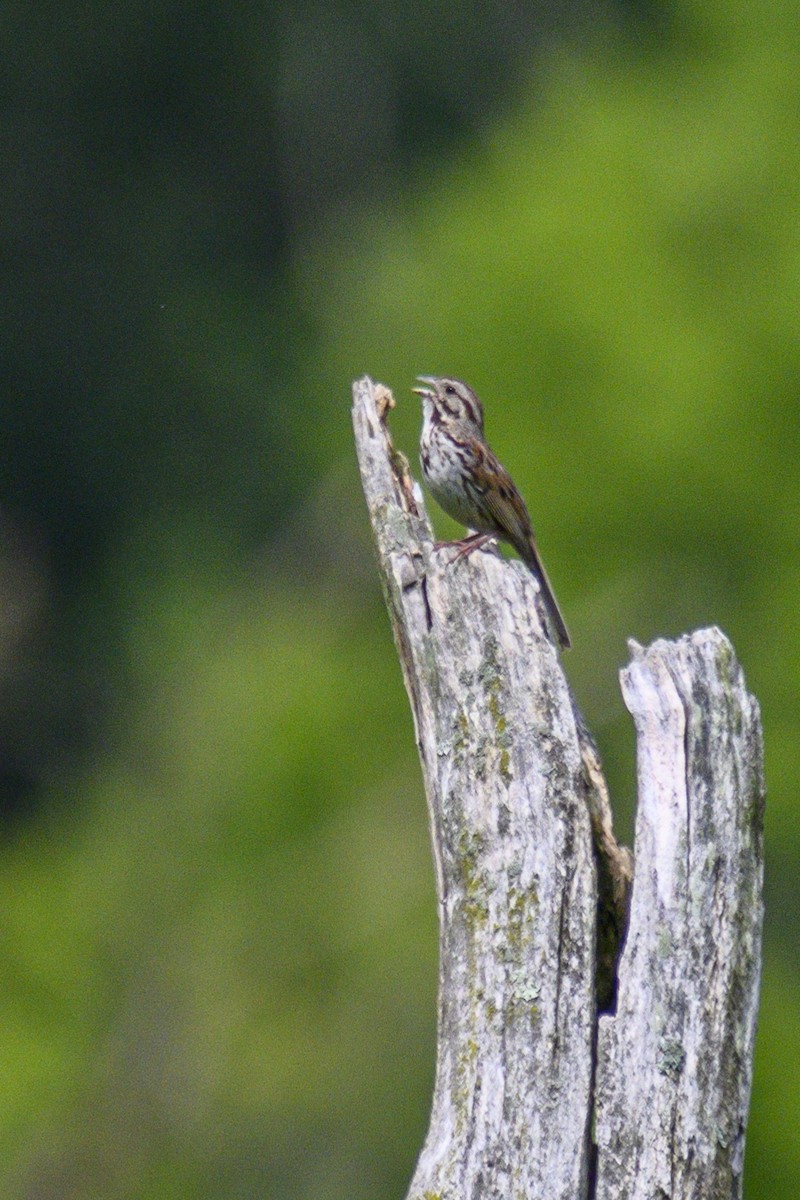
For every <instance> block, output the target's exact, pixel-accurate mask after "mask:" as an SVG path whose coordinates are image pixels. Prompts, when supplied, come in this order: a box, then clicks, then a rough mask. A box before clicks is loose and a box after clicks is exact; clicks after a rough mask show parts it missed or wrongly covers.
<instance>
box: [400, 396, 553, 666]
mask: <svg viewBox="0 0 800 1200" xmlns="http://www.w3.org/2000/svg"><path fill="white" fill-rule="evenodd" d="M417 380H418V382H419V383H422V384H424V385H425V386H424V387H419V388H412V389H411V390H412V392H414V393H415V394H416V395H418V396H420V397H421V398H422V434H421V437H420V447H419V455H420V464H421V466H422V473H423V475H424V477H425V482H426V483H427V485H428V487H429V488H430V491H431V494H432V495H433V498H434V499H435V500H436V502H437V504H438V505H439V506H440V507H441V508H443V509H444V511H445V512H446V513H447V514H448V516H450V517H453V518H454V519H455V520H456V521H458V522H459V523H460V524H461V525H466V527H467V529H468V530H473V531H474V532H472V533H470V534H469V535H468V536H467V537H466V538H463V539H462V540H461V541H460V542H454V543H450V544H451V545H454V546H457V547H458V552H457V554H456V555H455V557H454V559H453V560H452V561H453V562H455V561H456V559H458V558H461V557H462V556H463V555H467V554H471V553H472V552H473V551H474V550H477V549H479V548H480V547H481V546H483V545H485V543H486V542H488V541H490V540H492V539H493V538H497V539H499V540H500V541H503V542H508V543H509V544H510V545H511V546H513V547H514V549H515V550H516V551H517V553H518V554H519V556H520V558H521V559H522V561H523V562H524V563H525V564H526V566H527V567H528V568H529V569H530V571H531V572H532V574H533V575H534V576H535V578H536V582H537V583H538V585H539V591H540V593H541V596H542V599H543V601H544V605H545V608H546V610H547V614H548V617H549V618H550V622H551V624H552V631H554V632H555V636H556V639H557V641H558V643H559V645H560V646H561V647H562V648H564V649H566V648H567V647H569V646H570V645H571V644H572V643H571V640H570V636H569V632H568V630H567V626H566V622H565V621H564V618H563V616H562V614H561V609H560V608H559V607H558V603H557V602H556V598H555V595H554V593H553V588H552V586H551V583H550V580H549V579H548V577H547V572H546V571H545V569H544V564H543V563H542V560H541V557H540V555H539V548H538V546H537V545H536V538H535V537H534V534H533V528H532V526H531V519H530V517H529V515H528V510H527V508H526V507H525V501H524V500H523V499H522V496H521V495H520V493H519V491H518V490H517V488H516V486H515V484H514V481H513V480H512V478H511V476H510V475H509V473H508V471H507V470H506V469H505V467H504V466H503V465H502V463H501V462H500V461H499V459H498V458H497V456H496V455H495V454H494V453H493V451H492V450H491V448H490V446H489V444H488V442H487V441H486V437H485V435H484V432H483V406H482V405H481V402H480V400H479V399H478V397H477V395H476V394H475V392H474V391H473V390H472V388H471V387H469V386H468V385H467V384H466V383H462V382H461V381H460V380H458V379H446V378H438V377H436V376H433V375H418V376H417Z"/></svg>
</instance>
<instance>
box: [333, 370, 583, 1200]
mask: <svg viewBox="0 0 800 1200" xmlns="http://www.w3.org/2000/svg"><path fill="white" fill-rule="evenodd" d="M354 391H355V405H354V412H353V415H354V424H355V430H356V443H357V447H358V454H359V460H360V463H361V468H362V476H363V480H364V487H365V492H366V497H367V504H368V507H369V511H370V516H371V519H372V522H373V529H374V531H375V536H376V539H377V544H378V552H379V559H380V563H381V573H382V577H383V583H384V589H385V592H386V599H387V604H388V606H389V612H390V614H391V618H392V625H393V628H394V633H395V640H396V642H397V647H398V650H399V652H400V659H401V662H402V665H403V671H404V674H405V679H406V686H407V688H408V692H409V696H410V697H411V702H412V708H413V711H414V720H415V724H416V731H417V741H418V746H419V752H420V758H421V761H422V769H423V774H424V778H425V786H426V791H427V796H428V803H429V810H430V819H431V829H432V841H433V852H434V860H435V863H436V877H437V893H438V899H439V916H440V927H441V940H440V977H439V1022H438V1026H439V1028H438V1056H437V1067H436V1085H435V1093H434V1100H433V1112H432V1116H431V1122H430V1128H429V1132H428V1137H427V1140H426V1142H425V1146H424V1149H423V1151H422V1154H421V1156H420V1159H419V1163H418V1165H417V1170H416V1173H415V1176H414V1180H413V1182H412V1184H411V1188H410V1190H409V1193H408V1195H409V1200H431V1198H432V1197H437V1198H439V1197H441V1198H443V1200H445V1198H447V1200H455V1198H456V1197H458V1198H459V1200H462V1198H464V1197H476V1198H477V1197H481V1198H482V1200H491V1198H494V1197H496V1198H497V1200H499V1198H500V1197H502V1198H503V1200H507V1198H508V1197H511V1196H513V1197H518V1198H520V1200H523V1198H529V1197H530V1198H533V1197H541V1200H545V1197H547V1200H561V1198H563V1200H579V1198H580V1197H581V1196H584V1195H585V1194H586V1181H587V1172H588V1161H589V1127H590V1114H591V1080H592V1055H593V1038H594V1021H595V1003H594V936H595V870H594V861H593V854H592V841H591V828H590V822H589V817H588V812H587V809H586V805H585V802H584V799H583V794H582V790H581V789H582V761H581V754H580V748H579V744H578V738H577V733H576V729H575V720H574V716H573V709H572V703H571V699H570V695H569V691H568V688H567V685H566V681H565V679H564V675H563V673H562V671H561V669H560V667H559V663H558V655H557V653H556V651H555V649H554V648H553V646H552V645H551V644H550V642H549V641H548V640H547V638H546V636H545V634H544V632H543V627H542V624H541V622H540V620H539V617H538V615H537V608H536V583H535V581H534V579H533V576H532V575H531V574H530V572H529V571H528V570H527V569H526V568H525V567H524V566H523V565H522V564H521V563H511V562H506V561H504V560H502V559H501V558H500V557H498V556H495V555H494V554H492V553H485V552H479V553H476V554H474V555H472V556H471V557H469V558H466V559H462V560H460V561H459V562H458V563H456V564H454V565H451V564H450V559H451V558H452V553H448V551H447V550H442V551H438V552H437V551H434V549H433V539H432V536H431V529H430V525H429V523H428V521H427V517H426V516H425V511H424V507H423V504H422V499H421V497H420V496H419V494H418V493H417V494H415V493H414V490H413V485H412V484H411V482H410V480H409V479H408V477H407V475H406V474H405V472H404V471H403V468H402V464H400V463H399V460H398V458H397V456H396V455H394V454H393V453H392V451H391V449H390V444H389V442H388V437H387V434H386V430H385V427H384V424H383V421H382V419H381V416H380V415H379V411H378V408H377V407H376V404H375V389H374V388H373V386H372V384H371V383H370V382H369V380H362V381H361V382H360V383H358V384H357V385H356V386H355V389H354ZM378 402H379V405H380V404H381V402H382V403H386V394H385V393H383V392H379V393H378ZM392 464H394V465H392ZM398 468H399V469H398Z"/></svg>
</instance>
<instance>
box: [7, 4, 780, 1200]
mask: <svg viewBox="0 0 800 1200" xmlns="http://www.w3.org/2000/svg"><path fill="white" fill-rule="evenodd" d="M2 27H3V34H4V38H3V40H4V47H5V53H4V70H3V81H2V84H0V88H2V96H3V103H2V123H0V136H2V146H3V160H4V165H5V178H6V186H5V188H4V189H3V193H4V194H3V197H2V200H0V228H2V235H3V236H2V241H1V243H0V244H1V245H2V253H3V258H4V263H5V278H6V285H5V287H4V289H3V299H2V307H3V332H4V336H3V338H2V351H1V353H2V358H3V368H4V370H3V376H4V379H5V389H4V400H3V404H2V414H3V438H2V449H0V455H2V470H0V598H1V599H2V604H1V605H0V613H2V616H1V617H0V700H1V701H2V703H0V787H1V794H0V819H1V820H2V830H3V838H2V851H1V852H0V853H1V857H0V912H1V913H2V917H1V918H0V930H2V964H3V965H2V978H3V987H2V989H1V990H0V1005H1V1006H2V1020H1V1021H0V1064H2V1065H1V1066H0V1077H1V1080H2V1082H1V1083H0V1192H1V1193H2V1194H3V1195H7V1196H14V1197H25V1198H28V1197H30V1198H33V1197H36V1198H37V1200H49V1198H51V1197H52V1198H53V1200H55V1198H56V1197H58V1198H59V1200H64V1198H66V1200H73V1198H74V1200H77V1198H79V1197H80V1198H84V1197H85V1198H87V1200H88V1198H96V1197H103V1198H109V1200H114V1198H116V1197H120V1198H122V1197H126V1198H127V1197H130V1198H135V1200H144V1198H145V1197H147V1198H150V1197H153V1198H155V1197H158V1198H159V1200H165V1198H166V1200H170V1198H173V1197H174V1198H176V1200H178V1198H180V1200H185V1198H187V1197H195V1196H196V1197H203V1198H204V1200H215V1198H217V1197H219V1198H220V1200H222V1198H225V1200H238V1198H242V1200H249V1198H251V1197H275V1198H277V1200H283V1198H286V1200H295V1198H296V1200H301V1198H302V1200H323V1198H324V1200H339V1198H341V1200H345V1198H347V1200H358V1198H359V1197H365V1198H366V1197H370V1198H371V1200H374V1198H375V1197H376V1196H381V1197H387V1198H389V1197H402V1195H403V1194H404V1192H405V1188H406V1186H407V1183H408V1179H409V1176H410V1173H411V1171H412V1169H413V1165H414V1161H415V1157H416V1154H417V1152H418V1150H419V1148H420V1146H421V1144H422V1139H423V1136H424V1132H425V1127H426V1121H427V1113H428V1104H429V1100H430V1093H431V1087H432V1081H433V1052H434V1018H435V985H436V919H435V911H434V897H433V872H432V867H431V864H430V860H429V850H428V840H427V825H426V814H425V805H424V797H423V793H422V786H421V781H420V773H419V768H418V764H417V761H416V757H415V748H414V740H413V731H412V725H411V719H410V715H409V712H408V706H407V702H406V698H405V695H404V692H403V688H402V683H401V678H400V671H399V667H398V665H397V662H396V658H395V653H394V649H393V646H392V641H391V636H390V632H389V627H388V622H387V620H386V616H385V613H384V611H383V607H382V602H381V599H380V593H379V586H378V580H377V574H376V571H375V568H374V564H373V560H372V549H371V544H370V536H369V530H368V527H367V522H366V516H365V512H364V507H363V502H362V499H361V495H360V490H359V483H358V478H357V473H356V468H355V462H354V455H353V451H352V441H351V432H350V424H349V406H350V383H351V380H352V379H353V377H355V376H359V375H361V374H363V373H365V372H368V373H370V374H371V375H372V376H373V377H374V378H376V379H379V380H381V381H382V382H384V383H387V384H389V385H390V386H392V387H393V388H394V390H395V394H396V397H397V399H398V407H397V410H396V411H395V413H394V414H393V429H394V433H395V439H396V441H397V442H398V443H399V445H400V446H401V447H402V448H403V449H405V450H406V452H407V453H408V454H409V456H410V457H412V461H413V462H414V463H416V455H415V447H416V438H417V435H418V428H419V411H418V402H417V400H416V398H415V397H412V396H411V395H410V393H409V390H408V389H409V388H410V386H411V385H412V383H413V380H414V376H415V375H416V374H417V373H418V372H425V373H446V374H452V375H455V376H460V377H462V378H464V379H466V380H468V381H469V382H470V383H471V384H472V385H473V386H474V387H475V388H476V389H477V391H478V392H479V394H480V395H481V396H482V398H483V400H484V404H485V407H486V409H487V428H488V433H489V436H490V439H491V441H492V443H493V445H494V447H495V449H496V450H497V451H498V452H499V453H500V455H501V457H502V458H503V460H504V461H505V462H506V463H507V465H508V466H509V468H510V469H511V470H512V472H513V474H514V477H515V479H516V480H517V482H518V484H519V485H520V487H521V488H522V490H523V492H524V494H525V495H526V497H527V499H528V503H529V507H530V508H531V510H532V512H533V515H534V522H535V525H536V527H537V531H538V535H539V540H540V542H541V545H542V549H543V554H544V558H545V561H546V563H547V566H548V570H549V572H550V574H551V576H552V578H553V580H554V583H555V587H556V591H557V594H558V597H559V600H560V602H561V605H562V607H563V608H564V611H565V613H566V615H567V619H568V622H569V625H570V628H571V631H572V634H573V638H574V642H575V649H574V650H573V651H572V652H570V654H569V655H568V657H567V659H566V660H565V661H566V668H567V671H568V674H569V676H570V678H571V680H572V682H573V684H574V687H575V690H576V693H577V695H578V697H579V699H580V702H581V704H582V706H583V708H584V710H585V712H586V715H587V718H588V720H589V723H590V725H591V726H592V728H593V730H594V732H595V734H596V736H597V738H598V741H599V743H600V746H601V749H602V752H603V754H604V757H605V760H606V765H607V768H608V774H609V779H610V783H611V786H612V791H613V795H614V798H615V805H616V808H617V811H618V815H619V824H620V828H621V830H622V833H623V835H624V836H625V837H626V838H627V839H630V836H631V831H632V797H633V792H634V765H633V736H632V730H631V723H630V720H629V719H628V717H627V714H626V713H625V711H624V708H623V705H622V701H621V698H620V694H619V688H618V683H617V671H618V669H619V668H620V666H622V665H623V664H624V662H625V661H626V657H627V651H626V644H625V640H626V638H627V637H628V636H633V637H635V638H637V639H638V640H639V641H642V642H646V641H648V640H650V639H652V638H654V637H656V636H661V635H677V634H680V633H682V632H685V631H687V630H690V629H693V628H697V627H699V626H702V625H705V624H709V623H715V624H719V625H720V626H721V627H722V628H723V629H724V630H725V631H726V632H727V633H728V634H729V635H730V637H731V638H732V640H733V642H734V644H735V646H736V649H737V652H738V654H739V657H740V659H741V662H742V664H743V666H744V668H745V671H746V675H747V679H748V683H749V685H750V687H751V688H752V690H753V691H754V692H755V693H756V695H757V696H758V697H759V699H760V701H761V704H762V708H763V715H764V725H765V732H766V767H767V781H768V787H769V798H768V810H767V853H768V857H767V919H766V930H765V935H766V945H765V969H764V986H763V1002H762V1010H761V1022H760V1030H759V1037H758V1046H757V1057H756V1069H755V1082H754V1089H753V1103H752V1118H751V1124H750V1132H749V1137H748V1147H747V1162H746V1193H747V1195H748V1196H749V1197H750V1198H751V1200H770V1198H772V1197H781V1198H783V1197H787V1196H791V1195H798V1194H800V1119H799V1118H798V1100H799V1099H800V1032H798V1031H799V1030H800V972H799V970H798V955H797V945H798V935H799V934H800V911H799V910H798V900H797V889H796V883H795V878H796V862H797V856H798V848H799V843H800V820H798V810H797V804H796V799H795V791H796V787H795V778H796V775H797V772H798V763H797V754H796V746H797V744H798V736H799V735H800V728H799V726H800V706H799V705H798V678H800V661H799V654H798V652H799V650H800V641H799V640H798V635H797V631H796V625H797V619H796V614H797V611H798V608H800V561H799V560H800V553H799V545H798V518H800V475H799V473H798V466H797V463H798V450H799V449H800V421H798V411H799V409H798V399H799V398H800V397H799V395H798V393H799V391H800V337H799V336H798V335H799V334H800V315H799V314H800V309H798V291H799V290H800V221H799V220H798V213H799V212H800V207H799V205H798V199H799V197H798V192H800V141H799V140H798V134H800V73H798V69H797V63H798V61H800V25H798V22H797V14H796V10H795V8H794V6H793V5H788V4H781V3H774V2H773V3H769V4H767V3H764V2H763V0H754V2H753V0H751V2H750V3H747V4H745V3H743V2H742V0H708V2H706V3H700V0H694V3H691V2H689V0H686V2H684V0H675V2H674V3H666V2H665V3H661V4H659V3H655V2H649V3H648V2H647V0H640V2H639V3H631V2H630V0H628V2H626V0H616V2H615V0H603V2H601V3H597V0H591V2H590V0H566V2H565V3H562V4H560V5H558V6H552V5H549V6H547V7H544V6H541V7H539V6H537V5H536V4H532V5H524V4H508V3H507V0H506V2H503V0H484V2H483V3H476V4H474V5H469V6H464V5H461V4H457V3H455V0H446V2H445V3H442V4H439V5H437V6H436V7H435V9H432V10H431V11H427V10H425V9H423V8H422V6H419V5H416V4H411V3H409V2H408V0H391V2H389V3H387V4H384V5H381V6H366V5H360V4H355V3H352V2H351V3H347V2H346V0H334V2H331V3H326V4H301V3H300V2H299V0H287V2H286V3H284V4H281V5H277V4H270V3H267V2H264V3H261V4H255V5H245V6H242V7H241V9H236V10H234V9H233V8H226V7H225V6H213V5H202V4H195V5H193V4H188V3H180V2H174V3H170V2H169V0H161V2H160V3H159V2H156V3H155V4H152V3H151V4H142V3H138V2H136V0H120V2H119V3H117V4H115V5H113V6H109V5H104V4H99V3H96V2H95V3H91V2H90V3H86V4H82V5H75V6H70V5H67V6H66V7H64V6H60V5H59V6H57V5H55V4H53V3H50V2H49V0H45V2H44V3H41V4H39V5H36V6H34V7H31V6H28V5H25V6H23V5H22V4H21V3H16V4H14V3H11V4H8V5H6V6H5V8H4V11H3V25H2ZM434 517H435V520H436V522H437V528H438V529H439V531H440V532H441V533H442V534H445V535H450V534H451V533H453V532H454V527H453V526H452V525H450V524H449V523H448V522H447V521H446V519H444V518H441V519H440V517H439V516H438V515H437V514H434ZM793 630H794V631H795V632H792V631H793Z"/></svg>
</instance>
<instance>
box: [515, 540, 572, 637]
mask: <svg viewBox="0 0 800 1200" xmlns="http://www.w3.org/2000/svg"><path fill="white" fill-rule="evenodd" d="M526 550H527V553H526V554H525V555H524V558H525V562H526V563H527V565H528V566H529V567H530V569H531V571H532V572H533V574H534V575H535V576H536V579H537V581H538V584H539V591H540V592H541V595H542V600H543V601H544V606H545V608H546V609H547V615H548V617H549V618H550V621H551V624H552V631H551V632H554V633H555V636H556V638H557V640H558V644H559V646H561V648H562V649H563V650H568V649H569V647H570V646H571V645H572V641H571V639H570V636H569V630H568V629H567V624H566V621H565V620H564V618H563V617H562V615H561V609H560V608H559V607H558V602H557V600H556V598H555V595H554V593H553V586H552V584H551V583H550V580H549V579H548V577H547V571H545V569H544V563H543V562H542V560H541V558H540V557H539V551H538V549H537V547H536V543H535V542H534V540H533V538H531V541H530V546H529V547H526Z"/></svg>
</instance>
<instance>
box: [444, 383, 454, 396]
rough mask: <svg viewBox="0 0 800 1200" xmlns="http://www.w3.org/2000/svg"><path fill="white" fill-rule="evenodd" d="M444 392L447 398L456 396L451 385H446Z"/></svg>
mask: <svg viewBox="0 0 800 1200" xmlns="http://www.w3.org/2000/svg"><path fill="white" fill-rule="evenodd" d="M444 390H445V393H446V394H447V395H448V396H455V394H456V389H455V388H454V387H453V385H452V383H448V384H447V385H446V386H445V389H444Z"/></svg>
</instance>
